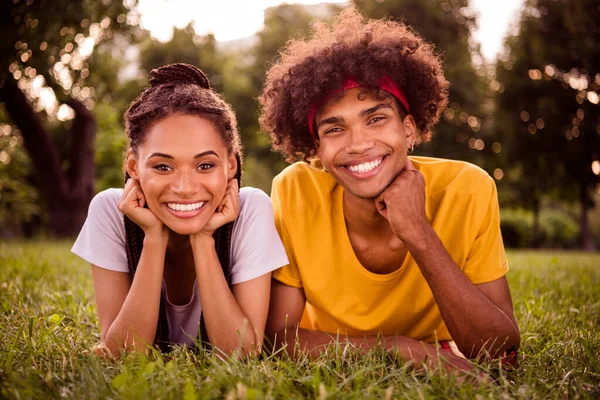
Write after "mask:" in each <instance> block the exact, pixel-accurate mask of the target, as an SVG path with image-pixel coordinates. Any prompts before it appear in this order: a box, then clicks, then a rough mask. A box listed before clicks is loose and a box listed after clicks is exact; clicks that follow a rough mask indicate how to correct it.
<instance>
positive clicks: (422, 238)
mask: <svg viewBox="0 0 600 400" xmlns="http://www.w3.org/2000/svg"><path fill="white" fill-rule="evenodd" d="M436 238H437V233H435V230H433V227H432V226H431V224H430V223H429V221H424V222H422V223H421V224H419V225H418V226H417V227H416V228H415V229H413V232H412V234H411V235H410V236H409V237H408V238H406V239H405V240H403V241H404V243H405V244H406V247H407V248H408V251H410V253H411V254H413V255H415V254H419V253H421V252H423V251H428V249H430V246H431V243H432V240H435V239H436Z"/></svg>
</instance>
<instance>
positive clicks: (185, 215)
mask: <svg viewBox="0 0 600 400" xmlns="http://www.w3.org/2000/svg"><path fill="white" fill-rule="evenodd" d="M168 203H177V204H194V203H199V201H169V202H168ZM207 204H208V202H207V201H205V202H204V204H202V207H200V208H199V209H197V210H193V211H175V210H171V209H170V208H169V206H167V202H165V203H162V207H164V208H165V209H166V210H167V211H168V212H169V213H171V214H173V215H174V216H176V217H177V218H183V219H188V218H194V217H196V216H198V215H200V214H201V213H202V211H204V209H205V208H206V205H207Z"/></svg>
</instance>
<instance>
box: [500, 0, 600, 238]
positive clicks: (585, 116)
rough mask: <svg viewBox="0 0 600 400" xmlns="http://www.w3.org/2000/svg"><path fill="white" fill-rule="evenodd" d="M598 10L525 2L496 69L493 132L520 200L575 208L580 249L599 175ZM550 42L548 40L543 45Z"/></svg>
mask: <svg viewBox="0 0 600 400" xmlns="http://www.w3.org/2000/svg"><path fill="white" fill-rule="evenodd" d="M598 21H600V10H599V9H598V6H597V4H596V2H595V1H593V0H587V1H580V2H567V1H559V0H537V1H536V0H530V1H528V2H527V3H526V7H525V9H524V11H523V14H522V16H521V21H520V29H519V32H518V34H517V35H516V36H514V37H512V38H509V39H508V41H507V48H508V51H507V53H506V54H505V56H504V59H503V60H502V61H501V62H499V63H498V66H497V72H496V75H497V79H498V81H499V83H500V84H502V86H503V88H504V89H503V90H502V91H501V92H500V93H498V95H497V115H498V118H497V120H498V121H502V124H501V125H500V124H498V130H499V132H500V134H501V135H503V136H504V137H505V142H506V144H507V146H509V148H510V154H511V156H512V157H513V160H512V162H511V164H512V165H514V167H513V169H518V170H520V171H522V173H521V175H519V178H518V179H513V183H514V186H515V187H516V188H517V191H518V193H520V195H519V197H520V198H521V199H527V203H526V204H529V205H530V207H531V208H532V210H533V211H534V214H535V213H538V212H539V203H540V198H541V196H543V195H553V196H555V197H560V198H562V199H563V200H567V201H569V200H577V201H579V203H580V209H581V217H580V230H581V235H582V245H583V247H584V248H586V249H591V248H592V247H593V244H592V240H591V236H590V233H589V228H588V210H589V208H590V207H593V202H592V196H591V192H592V191H593V190H595V189H596V185H597V184H598V183H599V180H598V174H600V162H599V158H600V128H599V127H600V107H598V90H599V89H600V49H599V48H598V46H597V45H596V43H598V40H600V25H599V22H598ZM549 37H551V38H552V40H548V38H549Z"/></svg>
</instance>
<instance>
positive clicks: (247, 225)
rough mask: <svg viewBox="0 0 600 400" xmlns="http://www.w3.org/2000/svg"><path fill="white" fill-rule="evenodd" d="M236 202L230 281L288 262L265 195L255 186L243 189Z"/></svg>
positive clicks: (239, 280)
mask: <svg viewBox="0 0 600 400" xmlns="http://www.w3.org/2000/svg"><path fill="white" fill-rule="evenodd" d="M242 192H243V193H242ZM242 196H243V197H244V198H243V199H242ZM240 203H241V204H240V207H241V210H240V215H239V217H238V219H237V220H236V223H235V225H234V229H233V233H232V238H231V239H232V241H231V242H232V244H231V246H232V258H231V261H232V267H231V283H232V284H236V283H240V282H245V281H249V280H251V279H254V278H258V277H259V276H262V275H264V274H266V273H269V272H271V271H273V270H275V269H277V268H280V267H281V266H283V265H286V264H287V263H288V259H287V255H286V253H285V249H284V247H283V244H282V243H281V239H280V238H279V235H278V234H277V230H276V229H275V224H274V222H273V206H272V205H271V200H270V199H269V196H267V195H266V194H265V193H264V192H263V191H262V190H259V189H253V188H243V189H242V191H241V192H240Z"/></svg>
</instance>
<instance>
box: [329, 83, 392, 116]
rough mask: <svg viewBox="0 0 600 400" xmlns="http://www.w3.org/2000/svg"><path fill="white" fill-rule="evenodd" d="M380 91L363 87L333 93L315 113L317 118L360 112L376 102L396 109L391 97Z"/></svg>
mask: <svg viewBox="0 0 600 400" xmlns="http://www.w3.org/2000/svg"><path fill="white" fill-rule="evenodd" d="M380 93H381V94H379V93H378V92H377V91H375V90H366V89H365V88H353V89H348V90H344V91H343V92H340V93H337V94H335V95H334V96H333V97H332V98H331V99H329V100H328V101H327V102H326V103H325V105H323V106H322V107H321V109H320V110H319V112H318V113H317V118H324V117H328V116H334V115H343V114H346V113H360V112H361V111H363V110H366V109H369V108H371V107H374V106H376V105H378V104H387V105H390V106H391V107H392V108H393V109H394V110H395V111H397V107H396V104H395V101H394V100H393V98H392V97H391V96H390V95H387V94H386V93H385V92H380Z"/></svg>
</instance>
